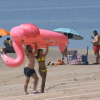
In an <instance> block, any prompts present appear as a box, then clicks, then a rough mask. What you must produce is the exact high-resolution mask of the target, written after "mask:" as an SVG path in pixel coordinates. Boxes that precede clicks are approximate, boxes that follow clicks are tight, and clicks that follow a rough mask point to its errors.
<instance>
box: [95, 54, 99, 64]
mask: <svg viewBox="0 0 100 100" xmlns="http://www.w3.org/2000/svg"><path fill="white" fill-rule="evenodd" d="M95 57H96V63H99V52H98V53H95Z"/></svg>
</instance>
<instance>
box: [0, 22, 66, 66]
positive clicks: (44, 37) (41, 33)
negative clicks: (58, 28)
mask: <svg viewBox="0 0 100 100" xmlns="http://www.w3.org/2000/svg"><path fill="white" fill-rule="evenodd" d="M10 37H11V38H12V40H13V47H14V50H15V52H16V55H17V57H16V59H13V58H11V57H8V56H7V55H6V54H1V57H2V59H3V62H4V63H5V64H6V65H7V66H9V67H18V66H20V65H21V64H22V63H23V61H24V53H23V50H22V43H21V40H24V41H25V44H26V45H32V43H37V46H38V48H45V47H46V45H47V44H48V45H49V46H59V49H60V51H64V49H65V47H66V44H67V43H68V39H67V37H66V36H64V35H63V34H60V33H57V32H53V31H49V30H43V29H38V28H37V27H36V26H35V25H33V24H30V23H26V24H22V25H19V26H16V27H14V28H12V29H11V31H10ZM32 47H33V49H34V46H33V45H32Z"/></svg>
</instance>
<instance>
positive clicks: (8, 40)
mask: <svg viewBox="0 0 100 100" xmlns="http://www.w3.org/2000/svg"><path fill="white" fill-rule="evenodd" d="M6 43H8V44H9V45H10V46H11V47H12V41H11V40H10V38H7V40H4V43H3V44H4V45H5V44H6ZM5 47H6V45H5Z"/></svg>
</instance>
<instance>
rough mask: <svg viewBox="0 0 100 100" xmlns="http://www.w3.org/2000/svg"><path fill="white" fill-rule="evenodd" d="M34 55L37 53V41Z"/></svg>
mask: <svg viewBox="0 0 100 100" xmlns="http://www.w3.org/2000/svg"><path fill="white" fill-rule="evenodd" d="M32 54H33V55H35V54H37V45H36V43H35V51H34V52H33V53H32Z"/></svg>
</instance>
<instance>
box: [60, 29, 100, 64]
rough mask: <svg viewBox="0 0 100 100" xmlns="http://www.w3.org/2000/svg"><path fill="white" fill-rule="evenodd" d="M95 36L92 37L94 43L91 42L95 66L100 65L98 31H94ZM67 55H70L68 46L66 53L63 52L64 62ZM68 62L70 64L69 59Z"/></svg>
mask: <svg viewBox="0 0 100 100" xmlns="http://www.w3.org/2000/svg"><path fill="white" fill-rule="evenodd" d="M93 35H94V36H91V39H93V41H91V42H90V43H92V44H93V51H94V54H95V59H96V61H95V63H93V64H99V50H100V43H99V42H100V36H99V34H98V32H97V31H96V30H94V31H93ZM68 44H69V43H68ZM67 55H68V46H66V49H65V50H64V52H62V60H64V56H65V57H66V58H67ZM66 60H67V64H68V59H66Z"/></svg>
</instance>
